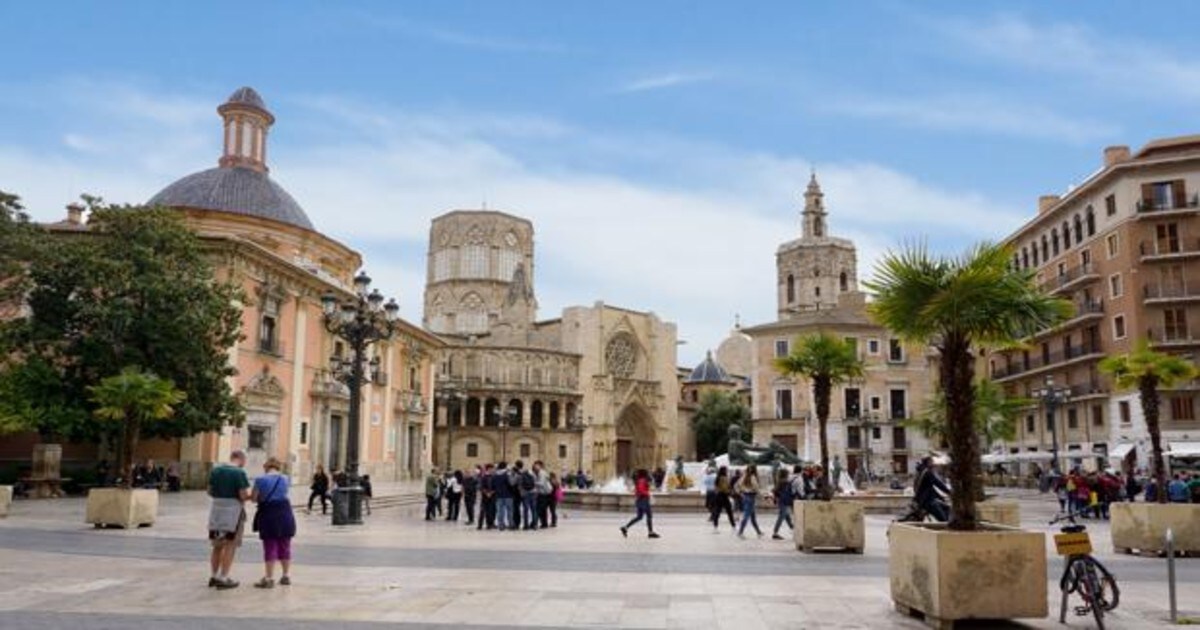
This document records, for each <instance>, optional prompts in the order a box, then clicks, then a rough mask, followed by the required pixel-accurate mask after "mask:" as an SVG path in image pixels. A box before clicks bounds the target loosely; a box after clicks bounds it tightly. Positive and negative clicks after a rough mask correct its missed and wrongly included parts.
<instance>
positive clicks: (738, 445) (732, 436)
mask: <svg viewBox="0 0 1200 630" xmlns="http://www.w3.org/2000/svg"><path fill="white" fill-rule="evenodd" d="M728 453H729V463H730V464H734V465H737V466H745V465H747V464H756V465H762V464H767V465H770V464H799V463H800V458H799V457H796V454H795V453H793V452H791V451H789V450H788V448H787V447H786V446H784V445H782V444H780V443H779V442H778V441H776V440H771V443H770V444H767V445H766V446H762V445H761V444H755V443H753V442H746V441H744V440H742V428H741V427H739V426H738V425H736V424H732V425H729V447H728Z"/></svg>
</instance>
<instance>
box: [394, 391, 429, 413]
mask: <svg viewBox="0 0 1200 630" xmlns="http://www.w3.org/2000/svg"><path fill="white" fill-rule="evenodd" d="M396 408H397V409H400V410H402V411H408V412H411V413H425V412H426V411H428V410H429V407H428V405H427V404H426V402H425V397H424V396H422V395H421V392H416V391H411V390H400V391H398V392H396Z"/></svg>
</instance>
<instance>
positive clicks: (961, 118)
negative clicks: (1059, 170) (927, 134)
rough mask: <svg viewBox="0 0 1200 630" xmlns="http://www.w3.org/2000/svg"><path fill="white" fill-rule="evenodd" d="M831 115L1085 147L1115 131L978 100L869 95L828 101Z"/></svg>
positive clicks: (1042, 111) (1044, 112) (1086, 121)
mask: <svg viewBox="0 0 1200 630" xmlns="http://www.w3.org/2000/svg"><path fill="white" fill-rule="evenodd" d="M826 108H827V109H828V110H829V111H831V112H834V113H839V114H850V115H852V116H859V117H863V118H873V119H881V120H890V121H894V122H897V123H900V124H903V125H907V126H912V127H924V128H930V129H939V130H944V131H953V132H955V133H961V132H966V133H987V134H1005V135H1016V136H1024V137H1029V138H1039V139H1046V140H1062V141H1067V142H1074V143H1086V142H1091V141H1095V140H1097V139H1100V138H1105V137H1109V136H1112V135H1114V134H1116V133H1118V131H1119V130H1118V129H1117V128H1116V127H1115V126H1113V125H1109V124H1107V123H1103V122H1100V121H1096V120H1089V119H1088V118H1085V117H1082V116H1063V115H1061V114H1057V113H1055V112H1053V111H1051V110H1049V109H1046V108H1044V107H1038V106H1031V105H1021V104H1017V103H1011V102H1005V101H1002V100H998V99H993V98H988V97H982V96H974V97H970V96H943V97H925V98H902V97H892V96H884V95H873V96H863V97H854V98H846V99H840V100H836V99H835V100H834V101H833V102H832V103H830V104H829V105H828V106H826Z"/></svg>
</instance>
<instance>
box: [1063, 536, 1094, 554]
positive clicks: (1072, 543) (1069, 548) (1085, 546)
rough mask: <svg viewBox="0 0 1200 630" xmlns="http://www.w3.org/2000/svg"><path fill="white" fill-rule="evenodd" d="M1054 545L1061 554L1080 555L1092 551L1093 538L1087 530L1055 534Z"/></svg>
mask: <svg viewBox="0 0 1200 630" xmlns="http://www.w3.org/2000/svg"><path fill="white" fill-rule="evenodd" d="M1054 547H1055V549H1057V550H1058V555H1060V556H1078V555H1083V554H1088V553H1092V539H1091V538H1089V537H1088V533H1087V532H1072V533H1069V534H1055V535H1054Z"/></svg>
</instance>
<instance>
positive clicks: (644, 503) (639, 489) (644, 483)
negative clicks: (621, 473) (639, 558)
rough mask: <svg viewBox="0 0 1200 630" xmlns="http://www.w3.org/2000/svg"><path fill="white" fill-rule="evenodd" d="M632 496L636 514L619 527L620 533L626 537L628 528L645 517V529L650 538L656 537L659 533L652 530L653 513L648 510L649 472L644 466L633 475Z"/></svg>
mask: <svg viewBox="0 0 1200 630" xmlns="http://www.w3.org/2000/svg"><path fill="white" fill-rule="evenodd" d="M633 494H634V497H636V504H637V516H635V517H633V520H631V521H629V522H628V523H626V524H625V525H624V526H623V527H622V528H621V535H622V536H624V537H626V538H628V537H629V528H630V527H633V526H634V525H635V524H637V522H638V521H640V520H642V517H643V516H644V517H646V529H647V530H649V532H650V537H651V538H658V537H659V535H658V534H656V533H655V532H654V514H653V513H652V512H651V511H650V473H649V472H647V471H646V469H645V468H641V469H638V471H637V473H636V475H635V477H634V488H633Z"/></svg>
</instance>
